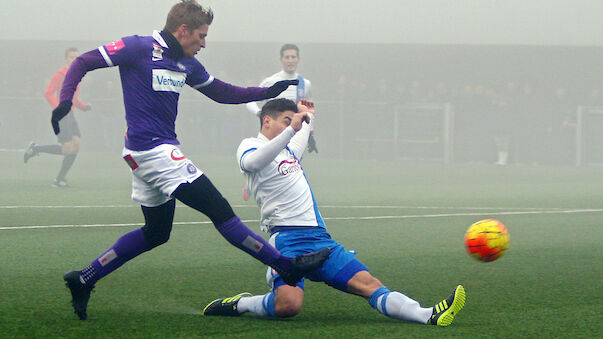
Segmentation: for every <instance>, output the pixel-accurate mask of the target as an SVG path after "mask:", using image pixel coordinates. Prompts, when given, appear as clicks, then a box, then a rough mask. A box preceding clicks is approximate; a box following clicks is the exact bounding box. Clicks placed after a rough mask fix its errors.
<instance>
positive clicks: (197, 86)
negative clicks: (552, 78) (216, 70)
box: [193, 75, 214, 89]
mask: <svg viewBox="0 0 603 339" xmlns="http://www.w3.org/2000/svg"><path fill="white" fill-rule="evenodd" d="M213 81H214V76H213V75H210V76H209V79H207V81H206V82H204V83H202V84H198V85H195V86H193V88H194V89H199V88H201V87H205V86H207V85H209V84H211V83H212V82H213Z"/></svg>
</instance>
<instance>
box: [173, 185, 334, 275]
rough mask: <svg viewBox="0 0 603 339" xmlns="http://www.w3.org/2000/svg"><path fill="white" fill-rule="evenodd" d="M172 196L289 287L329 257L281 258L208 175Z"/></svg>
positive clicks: (316, 255) (179, 187) (178, 189)
mask: <svg viewBox="0 0 603 339" xmlns="http://www.w3.org/2000/svg"><path fill="white" fill-rule="evenodd" d="M172 196H173V197H175V198H176V199H178V200H180V201H182V202H183V203H184V204H186V205H187V206H189V207H191V208H194V209H196V210H197V211H199V212H201V213H203V214H205V215H206V216H208V217H209V218H210V219H211V221H212V222H213V223H214V226H215V227H216V229H217V230H218V232H220V234H221V235H222V236H223V237H224V238H225V239H226V240H228V242H230V243H231V244H232V245H234V246H235V247H237V248H239V249H241V250H243V251H245V252H246V253H248V254H249V255H251V256H252V257H254V258H256V259H258V260H259V261H261V262H262V263H264V264H266V265H268V266H271V267H274V269H276V270H277V271H278V272H279V273H280V274H281V276H282V277H283V279H285V281H286V282H287V284H289V285H295V283H296V282H297V281H299V280H300V279H301V278H302V277H303V276H304V275H306V274H307V273H309V272H312V271H314V270H315V269H317V268H318V267H320V266H321V265H322V263H323V262H324V261H325V260H326V259H327V258H328V250H326V251H321V252H313V253H310V254H308V255H306V256H300V257H297V258H294V259H292V258H289V257H286V256H283V255H281V253H280V252H279V251H278V250H277V249H276V248H274V247H273V246H272V245H270V244H269V243H268V242H267V241H266V240H265V239H264V238H262V237H261V236H259V235H258V234H256V233H254V232H253V231H252V230H251V229H249V227H247V226H246V225H245V224H244V223H243V222H242V221H241V219H239V217H237V216H236V215H235V214H234V211H233V210H232V207H231V206H230V204H229V203H228V201H226V199H225V198H224V197H223V196H222V194H220V192H219V191H218V190H217V189H216V187H215V186H214V185H213V184H212V183H211V181H210V180H209V179H208V178H207V177H206V176H205V174H204V175H202V176H200V177H199V178H197V179H196V180H195V181H193V182H191V183H183V184H180V185H179V186H178V188H176V190H175V191H174V192H173V193H172Z"/></svg>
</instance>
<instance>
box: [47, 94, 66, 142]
mask: <svg viewBox="0 0 603 339" xmlns="http://www.w3.org/2000/svg"><path fill="white" fill-rule="evenodd" d="M70 110H71V101H70V100H66V101H61V103H60V104H59V105H58V106H57V108H55V109H54V110H52V118H51V119H50V123H51V124H52V129H53V130H54V134H55V135H58V134H59V132H61V129H60V128H59V121H60V120H61V119H63V118H64V117H65V116H66V115H67V114H68V113H69V111H70Z"/></svg>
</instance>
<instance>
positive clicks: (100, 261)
mask: <svg viewBox="0 0 603 339" xmlns="http://www.w3.org/2000/svg"><path fill="white" fill-rule="evenodd" d="M150 249H151V246H149V244H148V243H147V241H146V239H145V237H144V233H143V232H142V229H140V228H139V229H137V230H134V231H132V232H129V233H126V234H124V235H122V236H121V237H120V238H119V239H117V242H115V244H113V246H111V247H110V248H109V249H108V250H107V251H105V253H103V254H102V255H101V256H100V257H98V258H96V259H94V260H93V261H92V263H91V264H90V266H88V267H86V268H85V269H83V270H82V272H81V277H80V280H82V282H83V283H84V284H86V285H87V286H94V284H95V283H96V282H97V281H98V280H99V279H101V278H102V277H104V276H106V275H107V274H109V273H111V272H113V271H115V270H116V269H118V268H119V267H120V266H121V265H123V264H125V263H126V262H127V261H128V260H130V259H132V258H134V257H136V256H138V255H140V254H141V253H144V252H146V251H148V250H150Z"/></svg>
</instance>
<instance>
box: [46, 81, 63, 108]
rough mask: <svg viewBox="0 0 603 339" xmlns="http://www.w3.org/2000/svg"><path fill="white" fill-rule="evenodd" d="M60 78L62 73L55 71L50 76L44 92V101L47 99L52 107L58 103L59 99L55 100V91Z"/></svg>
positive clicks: (57, 88)
mask: <svg viewBox="0 0 603 339" xmlns="http://www.w3.org/2000/svg"><path fill="white" fill-rule="evenodd" d="M61 78H62V75H61V74H60V73H59V72H56V73H55V74H54V75H53V76H52V79H51V80H50V83H49V84H48V87H46V91H45V92H44V97H45V98H46V101H48V103H49V104H50V107H52V108H53V109H54V108H55V107H57V106H58V105H59V101H58V100H57V97H56V95H55V93H56V92H57V91H58V90H59V84H60V83H61Z"/></svg>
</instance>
